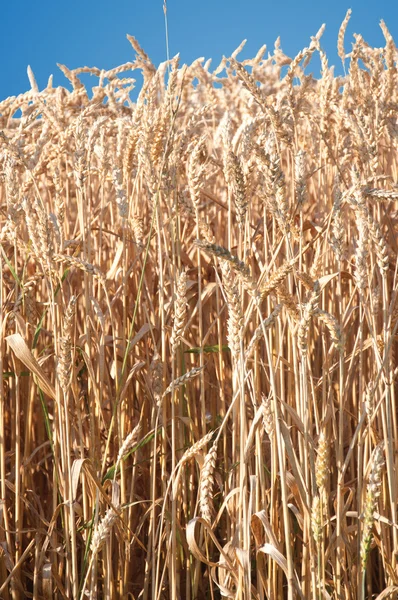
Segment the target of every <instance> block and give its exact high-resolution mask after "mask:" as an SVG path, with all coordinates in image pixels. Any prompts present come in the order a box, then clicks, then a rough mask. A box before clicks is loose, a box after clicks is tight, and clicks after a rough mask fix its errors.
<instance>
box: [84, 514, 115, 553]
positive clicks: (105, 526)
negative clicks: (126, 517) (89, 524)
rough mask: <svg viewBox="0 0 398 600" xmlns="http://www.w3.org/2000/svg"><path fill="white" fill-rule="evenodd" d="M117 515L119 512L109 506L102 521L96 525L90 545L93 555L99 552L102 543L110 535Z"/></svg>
mask: <svg viewBox="0 0 398 600" xmlns="http://www.w3.org/2000/svg"><path fill="white" fill-rule="evenodd" d="M117 516H118V515H117V513H116V512H115V511H114V509H113V508H112V507H111V508H108V510H107V511H106V513H105V516H104V517H103V518H102V519H101V521H100V523H99V524H98V526H97V527H96V529H95V531H94V533H93V537H92V538H91V545H90V549H91V552H92V554H93V556H95V555H96V554H98V551H99V550H100V548H101V546H102V544H103V543H104V542H105V540H106V539H107V538H108V537H109V535H110V533H111V531H112V528H113V525H114V523H115V521H116V519H117Z"/></svg>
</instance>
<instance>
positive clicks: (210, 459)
mask: <svg viewBox="0 0 398 600" xmlns="http://www.w3.org/2000/svg"><path fill="white" fill-rule="evenodd" d="M217 444H218V441H217V440H216V441H215V442H214V443H213V445H212V447H211V448H210V450H209V452H208V453H207V454H206V456H205V460H204V463H203V467H202V470H201V474H200V477H201V479H200V492H199V494H200V495H199V507H200V512H201V515H202V517H203V518H204V519H205V520H206V521H207V522H208V523H211V520H212V516H213V513H214V505H213V484H214V469H215V467H216V460H217Z"/></svg>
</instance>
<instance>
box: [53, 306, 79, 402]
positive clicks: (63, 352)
mask: <svg viewBox="0 0 398 600" xmlns="http://www.w3.org/2000/svg"><path fill="white" fill-rule="evenodd" d="M76 300H77V299H76V296H72V297H71V299H70V300H69V304H68V307H67V309H66V311H65V316H64V322H63V327H62V337H61V338H60V340H59V346H60V348H59V356H58V365H57V374H58V379H59V383H60V385H61V388H62V390H63V392H64V393H65V394H66V392H67V391H68V388H69V385H70V380H71V375H72V329H73V319H74V315H75V306H76Z"/></svg>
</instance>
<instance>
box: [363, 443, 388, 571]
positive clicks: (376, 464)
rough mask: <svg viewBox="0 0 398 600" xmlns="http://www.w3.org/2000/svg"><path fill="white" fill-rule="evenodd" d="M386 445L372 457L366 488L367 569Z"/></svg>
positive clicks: (364, 513)
mask: <svg viewBox="0 0 398 600" xmlns="http://www.w3.org/2000/svg"><path fill="white" fill-rule="evenodd" d="M383 446H384V443H383V442H382V443H380V444H379V445H378V446H376V448H375V450H374V452H373V456H372V468H371V472H370V476H369V481H368V485H367V487H366V495H365V500H364V505H363V527H362V538H361V565H362V569H363V570H365V569H366V565H367V562H368V557H369V552H370V546H371V543H372V538H373V534H372V529H373V523H374V512H375V510H376V507H377V499H378V497H379V496H380V488H381V476H382V471H383V467H384V450H383Z"/></svg>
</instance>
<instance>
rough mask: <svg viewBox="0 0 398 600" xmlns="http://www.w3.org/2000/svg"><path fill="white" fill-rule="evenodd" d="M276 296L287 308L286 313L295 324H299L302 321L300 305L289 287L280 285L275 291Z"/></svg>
mask: <svg viewBox="0 0 398 600" xmlns="http://www.w3.org/2000/svg"><path fill="white" fill-rule="evenodd" d="M275 293H276V296H277V297H278V300H280V301H281V302H282V304H283V306H284V307H285V309H286V311H287V312H288V314H289V315H290V317H291V318H292V319H293V322H295V323H297V322H298V320H299V319H300V313H299V310H298V304H297V302H296V301H295V299H294V297H293V296H292V294H291V293H290V292H289V291H288V289H287V287H286V286H285V285H284V284H280V285H278V286H277V288H276V290H275Z"/></svg>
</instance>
